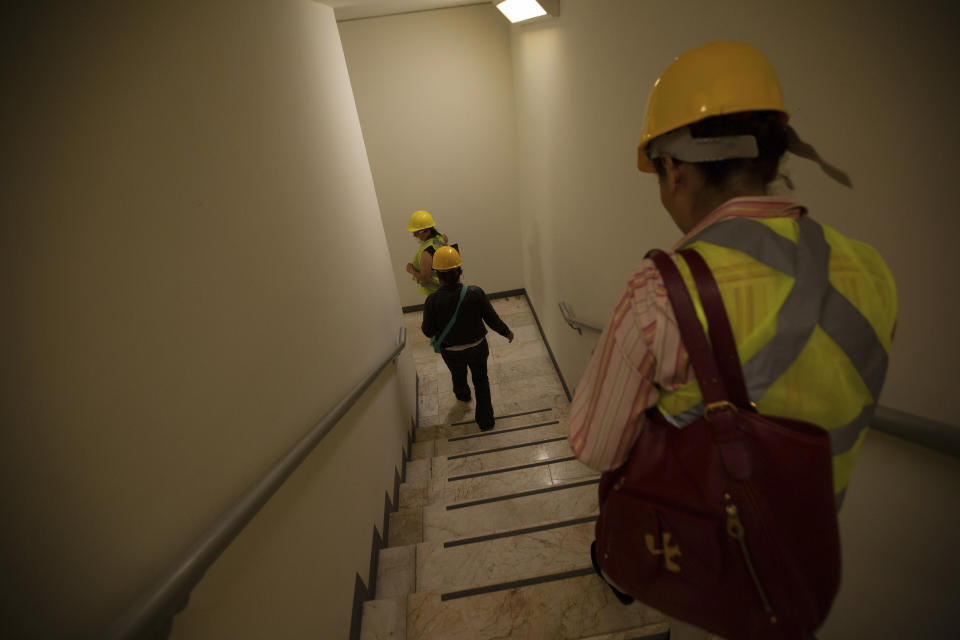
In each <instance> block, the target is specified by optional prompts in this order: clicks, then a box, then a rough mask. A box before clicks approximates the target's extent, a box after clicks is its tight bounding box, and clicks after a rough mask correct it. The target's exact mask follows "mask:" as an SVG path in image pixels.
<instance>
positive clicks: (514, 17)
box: [496, 0, 556, 22]
mask: <svg viewBox="0 0 960 640" xmlns="http://www.w3.org/2000/svg"><path fill="white" fill-rule="evenodd" d="M555 4H556V3H552V4H551V3H548V2H546V1H544V0H541V1H540V2H538V1H537V0H503V1H502V2H497V3H496V5H497V9H499V10H500V13H502V14H503V15H505V16H506V17H507V20H509V21H510V22H523V21H524V20H530V19H532V18H539V17H540V16H545V15H547V13H548V9H553V10H550V11H549V13H550V14H551V15H556V10H555V8H554V6H553V5H555ZM544 5H547V6H544Z"/></svg>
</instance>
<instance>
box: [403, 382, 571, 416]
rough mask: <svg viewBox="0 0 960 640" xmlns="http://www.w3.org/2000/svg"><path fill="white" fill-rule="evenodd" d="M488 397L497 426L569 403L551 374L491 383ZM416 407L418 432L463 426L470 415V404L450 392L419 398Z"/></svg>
mask: <svg viewBox="0 0 960 640" xmlns="http://www.w3.org/2000/svg"><path fill="white" fill-rule="evenodd" d="M448 375H449V374H448ZM490 397H491V400H492V402H493V413H494V416H495V417H496V419H497V422H498V423H499V422H500V420H501V417H506V416H512V415H515V414H519V413H525V412H528V411H537V410H540V409H543V408H544V407H560V406H563V405H565V404H566V403H567V402H569V399H568V398H567V396H566V394H565V393H564V391H563V387H562V386H561V385H560V382H559V378H557V376H556V374H555V373H552V374H549V375H547V376H538V377H536V378H535V379H531V380H523V381H513V382H509V383H503V384H491V385H490ZM417 405H418V411H419V422H418V424H419V428H421V429H422V428H428V427H432V426H441V425H452V424H455V423H464V424H467V423H470V421H472V420H473V416H474V402H473V401H470V402H468V403H467V402H460V401H458V400H457V399H456V398H455V397H454V395H453V392H450V393H449V394H439V395H437V394H435V395H432V396H420V397H419V398H418V399H417Z"/></svg>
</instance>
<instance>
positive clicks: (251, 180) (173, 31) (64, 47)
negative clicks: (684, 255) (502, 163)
mask: <svg viewBox="0 0 960 640" xmlns="http://www.w3.org/2000/svg"><path fill="white" fill-rule="evenodd" d="M36 4H38V5H39V4H41V3H36ZM46 5H48V6H49V5H53V8H42V7H37V6H35V5H30V7H29V8H26V7H27V6H28V5H22V4H21V5H20V8H18V9H17V10H16V12H14V11H13V10H9V7H5V11H4V13H5V14H6V15H4V17H3V18H2V19H0V23H2V24H3V25H4V26H5V27H6V28H5V29H4V31H5V37H4V39H3V42H4V46H5V47H6V48H5V49H4V52H3V53H4V55H3V56H2V59H3V64H4V65H5V66H4V67H3V71H4V75H3V78H2V87H3V94H4V95H5V96H6V97H7V98H11V97H13V96H15V97H16V102H14V101H13V100H12V99H8V100H5V101H3V104H4V107H3V108H4V114H3V117H2V118H0V127H3V130H2V133H3V139H4V141H5V152H4V154H3V155H4V167H3V171H2V178H0V179H2V180H3V185H2V188H0V193H3V199H4V206H3V222H2V224H3V234H2V246H0V271H2V273H4V274H5V277H4V278H3V285H2V286H3V288H4V291H3V297H2V299H3V301H4V312H3V316H4V319H3V331H2V332H0V336H2V337H0V340H2V343H0V346H2V352H3V354H4V358H3V382H2V389H3V401H2V402H0V412H2V425H3V427H2V431H0V487H2V488H0V496H2V502H0V504H2V509H0V510H2V513H3V526H2V527H0V531H2V533H0V539H2V556H0V558H2V565H0V566H2V571H0V583H2V586H3V588H2V593H3V598H2V604H0V610H2V620H3V629H4V631H3V635H5V636H9V637H44V638H49V637H94V636H96V635H97V633H98V631H99V630H101V629H102V628H103V626H104V625H105V624H106V623H108V622H109V621H110V620H111V619H112V618H113V617H114V616H115V615H116V614H117V612H118V611H119V609H121V608H122V607H123V606H124V605H125V604H126V603H127V602H128V601H129V600H130V599H131V598H132V597H133V596H134V595H135V594H136V593H137V592H139V591H140V589H142V588H143V587H144V586H146V584H148V583H149V582H150V581H151V580H152V579H153V578H154V577H155V576H156V575H157V573H158V572H160V571H161V570H162V569H164V568H165V567H167V566H168V565H169V564H170V563H171V562H172V561H173V560H174V559H175V558H176V557H177V556H178V555H179V554H180V553H182V551H183V550H184V548H185V547H186V546H187V544H188V543H189V542H190V541H191V540H192V539H193V538H194V537H195V536H196V535H197V534H198V533H199V532H200V531H201V530H203V529H204V528H205V527H206V526H207V525H208V524H209V523H210V522H211V521H212V520H213V519H214V518H215V517H216V516H217V515H218V514H219V513H220V511H221V510H222V509H224V508H225V507H226V506H228V505H229V504H230V503H231V502H232V501H233V500H234V499H235V498H236V497H237V496H238V495H239V493H240V492H241V491H242V490H243V489H245V488H246V487H247V486H248V485H249V484H250V483H251V482H252V481H253V480H254V479H255V478H257V477H258V475H259V474H260V473H262V472H263V471H264V470H265V469H266V468H267V467H268V466H269V464H270V463H271V462H272V461H273V460H274V459H276V458H277V457H278V456H279V455H280V454H281V453H282V452H283V451H285V450H286V449H287V448H288V447H289V446H290V445H291V444H292V443H293V442H294V441H296V439H297V438H298V437H299V436H300V435H302V434H303V433H304V432H305V431H306V430H307V429H308V428H309V427H310V426H311V425H313V424H314V423H315V422H316V420H317V419H318V418H319V417H321V416H322V415H323V414H324V413H325V412H326V411H327V410H328V409H330V408H331V407H332V406H333V405H334V404H335V403H336V402H337V401H338V400H339V398H340V397H341V396H342V395H343V394H344V393H345V392H346V391H347V390H348V389H349V388H350V387H352V386H353V385H354V384H355V383H356V382H357V381H358V380H359V379H360V378H361V377H362V376H363V375H364V374H365V373H367V372H368V371H369V370H370V369H372V368H373V367H374V366H375V365H376V364H377V362H378V360H380V359H382V357H384V356H385V355H386V354H387V353H388V352H389V351H390V349H391V348H392V347H393V346H394V345H395V344H396V340H397V335H398V331H399V328H400V326H401V323H402V320H401V314H400V300H399V297H398V294H397V290H396V284H395V280H394V275H393V270H394V265H393V264H392V262H391V260H390V259H389V257H388V251H387V243H386V239H385V237H384V233H383V226H382V222H381V219H380V212H379V208H378V204H377V201H376V195H375V192H374V188H373V182H372V178H371V175H370V170H369V164H368V161H367V156H366V152H365V149H364V145H363V140H362V136H361V131H360V126H359V122H358V118H357V112H356V107H355V103H354V101H353V96H352V93H351V91H350V86H349V80H348V77H347V71H346V66H345V62H344V58H343V52H342V48H341V45H340V41H339V35H338V32H337V28H336V23H335V21H334V16H333V12H332V10H331V9H329V8H328V7H325V6H323V5H320V4H317V3H314V2H309V1H307V0H291V1H289V2H285V3H261V2H250V1H247V2H239V3H238V2H227V1H225V0H215V1H214V0H211V1H208V2H201V3H196V2H190V1H186V0H176V1H173V2H149V3H122V2H84V3H59V4H54V3H46ZM11 161H12V162H11ZM358 239H362V241H363V242H364V243H365V244H366V246H367V247H368V251H367V252H366V256H365V259H364V260H363V261H359V262H355V261H353V257H354V254H353V249H354V248H355V247H356V246H357V244H358ZM9 276H12V278H11V277H9ZM413 387H414V382H413V366H412V362H411V361H410V359H409V357H408V356H406V355H404V356H403V357H402V358H401V359H400V361H399V365H398V366H393V365H391V366H390V367H389V368H388V369H387V370H386V371H385V372H384V373H383V374H382V375H381V376H380V378H379V379H378V381H377V383H376V385H375V387H374V389H373V390H372V391H371V392H370V394H369V395H368V397H366V398H364V400H363V401H362V402H361V405H359V406H358V407H357V408H356V409H355V410H354V411H353V412H351V414H350V415H349V416H348V417H347V418H346V419H345V421H344V423H342V424H340V425H339V426H338V427H337V429H335V430H334V432H333V433H332V435H331V436H330V438H329V439H328V441H325V442H324V443H323V445H322V446H321V449H320V450H319V451H317V452H316V453H315V454H314V455H313V456H312V457H311V458H310V460H309V461H308V462H307V463H306V464H307V466H306V467H305V468H304V469H302V470H301V471H299V472H298V473H297V474H296V475H295V476H294V478H293V479H292V481H291V484H290V485H289V486H287V487H285V488H284V489H283V490H282V491H281V494H280V496H279V500H278V501H277V502H276V503H272V504H271V505H270V506H269V507H268V508H267V510H266V511H265V512H264V513H263V514H261V516H259V517H258V518H257V519H256V520H255V521H254V524H253V525H252V526H253V529H252V530H251V532H250V533H247V534H244V536H242V537H241V539H240V540H239V541H238V547H237V548H236V549H231V550H230V552H229V554H228V556H226V557H225V560H224V564H218V565H216V566H215V567H214V570H213V571H212V572H211V574H210V576H211V578H210V579H211V581H212V582H211V584H212V586H210V585H207V584H206V583H205V584H204V585H202V586H201V589H200V590H198V592H197V594H196V597H197V599H196V602H199V603H202V604H203V606H204V607H206V608H207V614H208V615H207V617H206V619H205V620H204V621H203V623H202V624H206V625H209V626H210V627H212V628H219V626H220V625H224V626H227V625H236V626H237V627H243V626H244V624H245V623H248V622H251V620H252V619H253V618H258V617H260V616H264V617H272V618H273V621H274V622H276V621H277V620H282V621H283V625H282V626H279V627H278V629H280V631H278V632H277V633H273V634H271V636H272V637H304V635H305V634H306V633H307V632H312V633H314V635H317V632H318V630H319V631H323V632H326V631H330V633H331V635H330V637H343V635H345V630H346V628H347V627H348V625H349V619H350V600H351V597H352V591H353V576H354V573H355V572H360V573H361V574H362V575H364V576H366V572H367V570H368V562H369V551H370V536H371V533H372V527H373V525H374V524H377V525H378V526H380V525H381V524H382V523H381V519H382V513H383V496H384V491H385V490H387V489H390V490H392V484H393V483H392V480H393V468H394V465H399V464H400V453H401V446H402V443H404V442H405V437H406V431H407V429H408V428H409V424H410V415H411V413H412V410H413V409H412V407H413V406H414V405H413ZM361 443H362V444H363V445H364V446H365V449H364V451H363V452H361V451H360V449H361V447H360V444H361ZM331 475H333V476H335V477H336V480H335V481H334V480H331ZM347 501H349V503H347ZM265 530H266V531H268V533H267V534H264V533H263V532H264V531H265ZM291 557H296V562H294V561H292V560H291ZM263 558H272V559H276V560H277V561H276V562H275V563H274V562H267V563H264V562H263ZM293 567H299V568H298V569H295V568H293ZM308 568H309V569H310V570H309V571H308ZM223 576H229V580H227V581H226V584H225V582H224V581H223ZM264 585H269V588H268V589H267V590H266V591H263V587H264ZM254 586H256V588H257V589H259V590H260V591H259V598H260V602H261V603H263V602H269V603H270V607H271V608H272V609H271V611H272V613H263V611H262V610H260V609H255V608H253V607H249V606H248V604H249V603H248V602H247V599H246V598H247V596H248V595H249V594H251V593H253V591H252V589H253V588H254ZM305 600H308V601H309V603H310V606H304V601H305ZM193 614H194V611H192V610H191V609H188V611H187V613H186V614H185V615H184V618H183V622H182V623H178V628H177V632H178V635H182V636H184V637H189V636H192V635H198V633H197V632H195V631H194V629H197V628H202V627H201V626H195V624H201V623H196V621H195V618H196V616H194V615H193ZM258 619H259V618H258ZM228 620H229V621H230V622H229V623H228V622H226V621H228ZM248 626H249V628H250V629H251V632H250V635H248V636H246V637H265V636H264V634H263V633H261V632H260V631H262V629H259V630H258V629H257V627H256V626H254V625H253V624H252V622H251V624H250V625H248ZM231 628H233V627H231ZM199 635H202V633H201V634H199ZM319 635H325V633H320V634H319ZM206 637H210V635H207V636H206ZM231 637H244V636H243V635H242V634H241V633H239V632H238V633H233V634H231Z"/></svg>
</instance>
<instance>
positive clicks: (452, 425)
mask: <svg viewBox="0 0 960 640" xmlns="http://www.w3.org/2000/svg"><path fill="white" fill-rule="evenodd" d="M552 409H553V407H547V408H546V409H534V410H533V411H523V412H521V413H511V414H508V415H505V416H497V417H498V418H500V419H501V420H506V419H507V418H516V417H517V416H528V415H530V414H531V413H543V412H544V411H551V410H552ZM474 422H476V419H473V420H464V421H463V422H451V423H450V426H451V427H459V426H460V425H464V424H472V423H474Z"/></svg>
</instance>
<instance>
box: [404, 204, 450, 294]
mask: <svg viewBox="0 0 960 640" xmlns="http://www.w3.org/2000/svg"><path fill="white" fill-rule="evenodd" d="M435 225H436V223H435V222H434V221H433V216H431V215H430V214H429V213H427V212H426V211H414V212H413V213H412V214H410V222H409V223H408V224H407V231H409V232H411V233H413V237H414V238H416V239H417V240H418V241H419V242H420V246H419V247H417V252H416V253H415V254H414V256H413V262H408V263H407V273H409V274H410V275H411V276H413V280H414V281H415V282H416V283H417V289H419V290H420V293H422V294H423V295H424V296H429V295H430V294H431V293H433V292H434V291H436V290H437V289H439V288H440V280H438V279H437V274H436V273H435V272H434V271H433V254H434V253H436V251H437V249H439V248H440V247H443V246H445V245H446V244H447V236H446V234H443V233H440V232H439V231H437V228H436V226H435Z"/></svg>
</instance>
